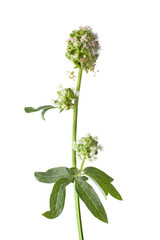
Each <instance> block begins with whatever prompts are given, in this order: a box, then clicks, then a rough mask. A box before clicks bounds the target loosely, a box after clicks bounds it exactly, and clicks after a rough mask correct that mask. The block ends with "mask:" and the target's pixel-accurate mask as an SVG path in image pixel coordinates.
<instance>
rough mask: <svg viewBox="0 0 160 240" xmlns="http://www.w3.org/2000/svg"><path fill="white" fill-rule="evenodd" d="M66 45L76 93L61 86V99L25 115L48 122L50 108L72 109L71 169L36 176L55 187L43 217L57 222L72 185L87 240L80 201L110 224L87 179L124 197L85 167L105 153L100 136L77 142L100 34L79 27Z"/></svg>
mask: <svg viewBox="0 0 160 240" xmlns="http://www.w3.org/2000/svg"><path fill="white" fill-rule="evenodd" d="M67 42H68V45H67V51H66V57H67V58H68V59H69V60H71V61H73V63H74V65H75V68H79V72H78V78H77V86H76V91H74V90H73V89H71V88H65V89H63V88H62V87H61V90H59V91H58V92H57V94H58V98H57V99H56V100H53V104H52V105H43V106H40V107H38V108H33V107H25V108H24V110H25V112H26V113H33V112H37V111H41V110H42V112H41V116H42V118H43V120H45V118H44V115H45V113H46V112H47V111H48V110H50V109H56V108H57V109H59V110H60V113H61V112H62V111H64V110H69V109H73V129H72V167H71V168H68V167H64V166H63V167H54V168H51V169H48V170H47V171H45V172H35V173H34V175H35V178H36V179H37V180H38V181H39V182H42V183H49V184H50V183H52V184H54V185H53V189H52V192H51V195H50V202H49V211H46V212H44V213H43V214H42V215H43V216H44V217H46V218H48V219H55V218H57V217H58V216H59V215H60V214H61V213H62V211H63V209H64V205H65V196H66V187H67V186H68V185H69V184H71V183H73V186H74V197H75V210H76V218H77V227H78V236H79V240H84V237H83V229H82V220H81V211H80V200H81V201H83V202H84V204H85V205H86V207H87V208H88V210H89V211H90V212H91V213H92V214H93V216H94V217H96V218H97V219H99V220H100V221H102V222H104V223H108V218H107V214H106V211H105V209H104V207H103V205H102V203H101V200H100V198H99V196H98V195H97V193H96V191H95V190H94V188H93V187H92V186H91V185H90V184H89V183H88V180H89V179H91V180H93V181H94V182H96V184H97V185H98V186H99V187H100V188H101V190H102V191H103V193H104V194H105V196H108V194H110V195H111V196H112V197H114V198H116V199H118V200H122V197H121V195H120V193H119V192H118V191H117V189H116V188H115V187H114V186H113V185H112V183H111V182H112V181H113V180H114V179H113V178H112V177H110V176H109V175H108V174H106V173H105V172H103V171H102V170H100V169H98V168H95V167H90V166H88V167H86V168H84V163H85V160H90V161H91V160H93V159H96V155H97V154H98V151H99V150H102V146H101V145H99V143H98V140H97V136H95V137H93V136H92V135H91V134H87V136H86V137H81V138H80V139H79V140H78V141H77V119H78V101H79V92H80V87H81V80H82V71H83V70H85V71H86V72H87V73H88V72H89V71H94V68H95V65H96V60H97V58H98V56H99V49H100V45H99V42H98V37H97V34H95V33H93V32H92V29H91V28H90V27H89V26H86V27H80V28H79V30H73V31H72V33H71V34H70V38H69V39H68V40H67ZM70 78H71V79H73V78H74V74H73V72H71V75H70ZM77 157H78V158H79V159H80V160H82V163H81V166H80V168H77V162H76V158H77Z"/></svg>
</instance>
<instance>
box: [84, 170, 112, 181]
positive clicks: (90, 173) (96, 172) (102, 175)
mask: <svg viewBox="0 0 160 240" xmlns="http://www.w3.org/2000/svg"><path fill="white" fill-rule="evenodd" d="M83 171H84V173H85V174H86V175H87V176H89V177H94V178H96V179H99V180H101V181H104V182H112V181H113V180H114V179H113V178H111V177H110V176H109V175H107V174H106V173H105V172H103V171H101V170H100V169H98V168H95V167H87V168H84V169H83Z"/></svg>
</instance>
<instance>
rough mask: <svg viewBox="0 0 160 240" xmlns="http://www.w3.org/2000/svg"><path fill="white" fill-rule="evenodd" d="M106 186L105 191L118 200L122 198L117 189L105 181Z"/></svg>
mask: <svg viewBox="0 0 160 240" xmlns="http://www.w3.org/2000/svg"><path fill="white" fill-rule="evenodd" d="M105 185H106V188H107V191H108V192H109V194H110V195H111V196H112V197H114V198H116V199H118V200H123V199H122V197H121V195H120V193H119V192H118V191H117V189H116V188H115V187H114V186H113V185H112V184H111V183H109V182H108V183H106V184H105Z"/></svg>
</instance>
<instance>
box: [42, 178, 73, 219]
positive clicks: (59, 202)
mask: <svg viewBox="0 0 160 240" xmlns="http://www.w3.org/2000/svg"><path fill="white" fill-rule="evenodd" d="M70 182H72V178H71V177H70V178H61V179H60V180H58V181H57V182H56V183H55V184H54V187H53V190H52V193H51V196H50V211H47V212H45V213H43V214H42V215H43V216H45V217H46V218H49V219H53V218H56V217H58V216H59V215H60V214H61V213H62V211H63V208H64V204H65V196H66V189H65V187H66V186H67V185H68V184H69V183H70Z"/></svg>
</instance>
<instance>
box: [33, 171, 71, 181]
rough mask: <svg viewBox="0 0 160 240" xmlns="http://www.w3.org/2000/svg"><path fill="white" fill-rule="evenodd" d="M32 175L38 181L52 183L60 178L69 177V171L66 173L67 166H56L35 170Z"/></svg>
mask: <svg viewBox="0 0 160 240" xmlns="http://www.w3.org/2000/svg"><path fill="white" fill-rule="evenodd" d="M34 176H35V178H36V179H37V180H38V181H39V182H43V183H54V182H56V181H58V180H59V179H61V178H66V177H69V173H68V168H66V167H57V168H51V169H49V170H48V171H46V172H35V173H34Z"/></svg>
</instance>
